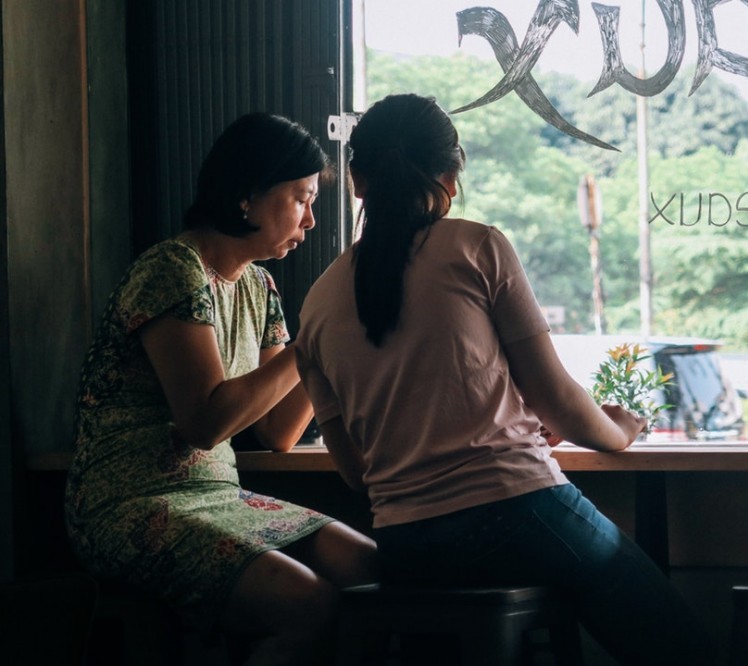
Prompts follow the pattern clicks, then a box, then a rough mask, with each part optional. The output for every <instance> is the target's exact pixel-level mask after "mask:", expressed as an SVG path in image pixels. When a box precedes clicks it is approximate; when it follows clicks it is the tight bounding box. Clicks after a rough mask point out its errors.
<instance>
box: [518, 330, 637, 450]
mask: <svg viewBox="0 0 748 666" xmlns="http://www.w3.org/2000/svg"><path fill="white" fill-rule="evenodd" d="M504 353H505V354H506V357H507V361H508V362H509V371H510V373H511V375H512V379H513V380H514V383H515V384H516V385H517V388H518V389H519V391H520V393H521V394H522V398H523V400H524V402H525V404H526V405H527V406H528V407H529V408H530V409H532V410H533V411H534V412H535V414H537V416H538V417H539V418H540V420H541V422H542V423H543V425H544V427H545V429H546V430H547V431H548V432H549V433H552V440H553V441H555V439H556V438H559V439H564V440H566V441H567V442H571V443H572V444H578V445H579V446H584V447H586V448H588V449H593V450H595V451H621V450H623V449H625V448H626V447H627V446H629V444H631V442H633V441H634V439H636V436H637V435H638V434H639V433H640V432H641V431H642V430H643V429H644V427H645V426H646V422H645V421H644V420H643V419H640V418H639V417H637V416H634V415H633V414H629V413H628V412H626V410H624V409H622V408H620V407H613V406H610V405H609V406H607V407H606V408H605V409H600V407H599V406H598V405H597V404H596V403H595V401H594V400H593V399H592V398H591V397H590V396H589V394H588V393H587V391H585V390H584V389H583V388H582V387H581V386H580V385H579V384H577V382H575V381H574V380H573V379H572V378H571V376H570V375H569V373H568V372H566V369H565V368H564V366H563V365H562V363H561V361H560V360H559V358H558V354H556V349H555V347H554V346H553V342H552V341H551V338H550V336H549V335H548V333H541V334H539V335H535V336H532V337H530V338H525V339H523V340H518V341H516V342H513V343H509V344H506V345H504ZM556 443H558V442H556Z"/></svg>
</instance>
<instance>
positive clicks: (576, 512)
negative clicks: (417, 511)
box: [374, 484, 714, 666]
mask: <svg viewBox="0 0 748 666" xmlns="http://www.w3.org/2000/svg"><path fill="white" fill-rule="evenodd" d="M374 537H375V539H376V541H377V545H378V547H379V553H380V557H381V564H382V579H383V581H385V582H393V583H403V584H405V583H407V584H409V585H413V584H416V585H417V584H434V583H438V584H440V585H445V584H446V585H484V586H485V585H507V584H521V583H527V584H536V585H537V584H547V585H554V586H557V587H561V588H564V589H565V590H566V591H567V593H568V595H569V597H570V598H571V599H572V600H574V602H575V606H576V608H577V611H578V613H579V618H580V622H581V623H582V624H583V625H584V626H585V628H586V629H587V631H589V633H590V634H591V635H592V636H593V637H595V639H596V640H597V641H598V642H599V643H600V644H601V645H602V646H603V647H604V648H605V649H606V650H608V651H609V652H610V654H611V655H613V656H614V657H615V658H617V659H618V660H619V661H620V662H621V663H622V664H632V665H633V664H636V665H637V666H642V665H645V664H652V665H653V666H654V665H655V664H657V665H658V666H659V665H667V664H679V665H681V666H682V665H684V664H693V666H707V665H708V664H711V663H713V662H714V657H713V650H712V649H711V647H712V646H711V645H710V644H709V641H708V640H707V638H706V634H705V631H704V629H703V627H702V626H701V625H700V623H699V622H698V621H697V620H696V618H695V616H694V615H693V613H692V611H691V610H690V609H689V608H688V606H687V605H686V603H685V602H684V601H683V599H682V598H681V597H680V595H679V594H678V593H677V591H676V590H675V589H674V588H673V587H672V585H671V584H670V581H669V580H668V579H667V577H666V576H665V575H664V574H663V573H662V572H661V571H660V570H659V568H658V567H657V566H656V565H655V564H654V563H653V562H652V561H651V560H650V559H649V557H647V555H646V554H645V553H644V552H643V551H642V550H641V549H640V548H639V547H638V546H637V545H636V544H634V543H633V542H632V541H631V540H630V539H629V538H628V537H627V536H626V535H625V534H624V533H623V532H621V530H619V529H618V527H616V525H614V524H613V523H612V522H611V521H610V520H608V519H607V518H606V517H605V516H603V515H602V514H601V513H600V512H599V511H598V510H597V509H596V508H595V506H594V505H593V504H592V503H591V502H590V501H589V500H587V499H586V498H585V497H584V496H583V495H582V494H581V493H580V492H579V490H578V489H577V488H576V487H575V486H574V485H572V484H565V485H562V486H556V487H553V488H547V489H545V490H539V491H536V492H532V493H528V494H526V495H521V496H519V497H514V498H512V499H508V500H503V501H500V502H494V503H491V504H485V505H481V506H476V507H473V508H470V509H466V510H463V511H458V512H455V513H451V514H448V515H445V516H438V517H436V518H430V519H427V520H421V521H417V522H413V523H406V524H403V525H393V526H390V527H383V528H379V529H376V530H375V533H374Z"/></svg>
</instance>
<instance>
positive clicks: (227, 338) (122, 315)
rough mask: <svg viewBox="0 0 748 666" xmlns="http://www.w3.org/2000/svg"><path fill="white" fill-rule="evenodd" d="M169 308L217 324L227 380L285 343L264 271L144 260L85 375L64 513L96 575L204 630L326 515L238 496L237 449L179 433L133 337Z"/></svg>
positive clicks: (190, 259)
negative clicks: (254, 568) (203, 445)
mask: <svg viewBox="0 0 748 666" xmlns="http://www.w3.org/2000/svg"><path fill="white" fill-rule="evenodd" d="M164 313H169V314H170V315H172V316H175V317H177V318H179V319H181V320H184V321H190V322H198V323H203V324H208V325H212V326H214V327H215V330H216V335H217V338H218V344H219V347H220V350H221V355H222V358H223V363H224V369H225V373H226V377H227V378H231V377H236V376H238V375H242V374H245V373H247V372H249V371H251V370H253V369H254V368H256V367H257V366H258V364H259V355H260V349H261V348H267V347H272V346H275V345H278V344H281V343H284V342H286V341H287V340H288V333H287V331H286V326H285V321H284V319H283V313H282V310H281V307H280V298H279V296H278V293H277V291H276V290H275V286H274V284H273V281H272V278H271V277H270V274H269V273H268V272H267V271H265V270H264V269H262V268H259V267H257V266H254V265H252V264H250V265H249V266H248V267H247V269H246V271H245V272H244V274H243V275H242V277H241V278H240V279H239V280H237V281H236V282H228V281H226V280H223V278H221V277H220V276H218V275H217V274H216V273H215V271H213V270H212V269H210V268H209V267H207V266H205V265H204V264H203V262H202V260H201V258H200V255H199V254H198V252H197V251H196V250H195V249H194V248H192V247H191V246H190V245H188V244H187V243H185V242H182V241H179V240H169V241H165V242H163V243H160V244H158V245H156V246H154V247H152V248H151V249H150V250H148V251H147V252H145V253H144V254H143V255H142V256H141V257H140V258H139V259H138V260H137V261H136V262H135V263H134V264H133V265H132V266H131V267H130V269H129V270H128V272H127V273H126V275H125V276H124V278H123V279H122V281H121V283H120V284H119V286H118V287H117V288H116V290H115V291H114V292H113V294H112V296H111V298H110V300H109V304H108V306H107V309H106V312H105V313H104V317H103V319H102V323H101V326H100V328H99V331H98V333H97V336H96V339H95V340H94V343H93V345H92V347H91V350H90V351H89V354H88V357H87V359H86V362H85V364H84V367H83V371H82V376H81V386H80V394H79V397H78V416H77V425H76V450H75V456H74V460H73V464H72V467H71V469H70V472H69V475H68V486H67V496H66V519H67V525H68V533H69V536H70V540H71V543H72V545H73V548H74V550H75V551H76V553H77V554H78V556H79V557H80V559H81V560H82V562H83V563H84V564H85V565H86V566H87V567H88V568H89V569H90V570H91V571H93V572H94V573H95V574H98V575H100V576H103V577H109V578H115V579H119V580H122V581H125V582H127V583H129V584H133V585H137V586H139V587H141V588H143V589H145V590H148V591H150V592H152V593H154V594H156V595H158V596H159V597H160V598H162V599H163V600H165V601H166V602H167V603H169V604H171V605H173V606H174V607H176V608H178V609H179V610H180V611H181V612H182V614H183V615H184V616H185V617H186V619H188V620H190V621H192V622H194V623H195V624H198V625H201V626H203V627H206V626H209V625H212V622H213V621H214V620H215V619H217V618H218V617H220V614H221V611H222V609H223V607H224V604H225V600H226V596H227V595H228V593H229V592H230V590H231V588H232V585H233V583H234V582H235V580H236V579H237V577H238V576H239V575H240V574H241V573H242V571H243V569H244V568H245V567H246V565H247V564H248V563H249V562H250V561H251V560H252V559H253V558H254V557H256V556H257V555H259V554H260V553H263V552H265V551H267V550H269V549H274V548H280V547H283V546H285V545H287V544H289V543H291V542H293V541H295V540H298V539H300V538H302V537H304V536H307V535H309V534H311V533H312V532H314V531H316V530H318V529H319V528H320V527H322V526H323V525H324V524H325V523H327V522H329V521H330V520H331V519H330V518H328V517H326V516H323V515H321V514H318V513H316V512H315V511H312V510H310V509H305V508H302V507H299V506H295V505H293V504H290V503H288V502H283V501H279V500H276V499H274V498H270V497H265V496H262V495H258V494H255V493H253V492H251V491H248V490H244V489H242V488H241V486H240V485H239V477H238V473H237V469H236V457H235V455H234V451H233V449H232V448H231V444H230V441H228V440H227V441H225V442H222V443H221V444H219V445H218V446H216V447H215V448H214V449H212V450H211V451H203V450H200V449H195V448H192V447H190V446H188V445H187V444H186V443H184V442H183V441H182V440H181V439H180V438H179V437H178V435H177V433H176V431H175V430H174V427H173V424H172V422H171V416H170V412H169V408H168V405H167V402H166V397H165V395H164V393H163V391H162V389H161V386H160V384H159V382H158V379H157V377H156V374H155V372H154V370H153V368H152V366H151V364H150V362H149V361H148V358H147V356H146V353H145V350H144V349H143V347H142V345H141V344H140V339H139V336H138V335H137V331H138V328H139V327H140V326H142V325H143V324H144V323H145V322H147V321H149V320H151V319H153V318H154V317H157V316H159V315H161V314H164Z"/></svg>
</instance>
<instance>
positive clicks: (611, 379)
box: [589, 343, 673, 435]
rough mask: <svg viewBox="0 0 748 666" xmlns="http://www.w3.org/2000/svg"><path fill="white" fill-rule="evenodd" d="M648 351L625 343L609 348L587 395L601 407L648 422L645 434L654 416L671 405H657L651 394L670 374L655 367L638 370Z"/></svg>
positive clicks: (663, 384) (665, 381)
mask: <svg viewBox="0 0 748 666" xmlns="http://www.w3.org/2000/svg"><path fill="white" fill-rule="evenodd" d="M646 351H647V349H646V348H645V347H642V346H640V345H638V344H630V343H625V344H622V345H619V346H618V347H614V348H613V349H609V350H608V352H607V355H608V357H607V358H606V359H605V360H604V361H603V362H602V363H601V364H600V367H599V369H598V370H597V371H596V372H595V373H594V375H593V376H594V379H595V383H594V384H593V385H592V388H590V391H589V392H590V395H591V396H592V398H593V399H594V400H595V402H597V404H599V405H601V404H604V403H609V404H614V405H620V406H621V407H624V408H626V409H628V410H629V411H631V412H634V413H636V414H638V415H639V416H643V417H644V418H646V419H647V424H648V425H647V428H646V429H645V430H644V434H645V435H646V433H648V432H649V431H650V429H651V426H652V424H653V423H654V422H655V420H656V418H657V415H658V414H659V413H660V412H661V411H662V410H664V409H667V408H668V407H670V405H667V404H663V403H659V404H658V403H657V402H656V401H655V400H654V399H653V398H652V392H653V391H655V390H656V389H660V388H662V387H663V386H665V385H667V384H669V383H670V380H671V379H672V377H673V375H672V373H668V374H663V373H662V370H661V368H660V367H659V366H658V367H657V368H656V369H655V370H653V371H649V370H645V369H643V368H641V367H639V363H640V362H641V361H643V360H645V359H647V358H650V356H649V355H648V354H647V353H646Z"/></svg>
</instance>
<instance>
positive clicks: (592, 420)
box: [296, 95, 710, 666]
mask: <svg viewBox="0 0 748 666" xmlns="http://www.w3.org/2000/svg"><path fill="white" fill-rule="evenodd" d="M350 147H351V150H352V159H351V162H350V172H351V176H352V180H353V185H354V190H355V195H356V196H357V197H358V198H360V199H361V201H362V217H361V221H362V233H361V238H360V240H359V241H358V242H357V243H356V244H355V245H354V246H353V247H352V248H350V249H348V250H347V251H346V252H344V253H343V254H342V255H341V256H340V257H339V258H338V259H337V260H336V261H335V262H334V263H333V264H332V266H330V268H329V269H328V270H327V271H326V272H325V274H324V275H323V276H322V277H321V278H320V279H319V280H318V282H317V283H316V284H315V285H314V286H313V287H312V289H311V290H310V292H309V294H308V296H307V298H306V300H305V303H304V306H303V308H302V312H301V331H300V333H299V336H298V338H297V342H296V349H297V361H298V366H299V371H300V374H301V377H302V381H303V383H304V385H305V387H306V389H307V391H308V393H309V395H310V397H311V399H312V403H313V405H314V409H315V415H316V418H317V421H318V423H319V424H320V427H321V430H322V434H323V437H324V441H325V443H326V444H327V447H328V449H329V451H330V454H331V456H332V457H333V459H334V460H335V462H336V465H337V466H338V469H339V471H340V473H341V475H342V476H343V478H344V479H345V480H346V481H347V482H348V483H349V484H350V485H351V486H352V487H354V488H358V489H361V490H365V491H366V492H368V495H369V499H370V502H371V506H372V512H373V515H374V535H375V540H376V541H377V545H378V548H379V556H380V560H381V565H382V576H383V580H384V582H389V583H402V582H405V583H409V584H419V583H420V584H434V583H439V584H445V583H446V584H486V585H490V584H512V583H518V582H527V581H528V580H530V581H535V582H537V583H544V584H551V585H559V586H563V587H564V588H566V589H567V590H568V594H569V596H570V598H572V599H574V601H575V605H576V607H577V609H578V613H579V617H580V619H581V621H582V623H583V624H584V625H585V626H586V628H587V629H588V630H589V632H590V633H591V634H592V635H593V636H595V637H596V638H597V639H598V641H599V642H600V643H601V644H602V645H603V646H604V647H605V648H607V649H608V650H609V652H610V653H611V654H612V655H614V656H615V657H616V658H618V659H620V660H621V661H622V663H636V664H662V663H678V664H698V665H699V666H704V664H708V663H710V657H709V648H708V645H707V641H706V639H705V638H704V632H703V631H702V629H701V627H700V626H699V623H698V622H697V621H696V620H695V618H694V616H693V615H692V613H691V611H690V610H689V609H688V608H687V606H686V604H685V603H684V602H683V600H682V599H681V598H680V597H679V596H678V594H677V593H676V592H675V590H674V589H673V587H672V586H671V585H670V583H669V581H668V580H667V578H666V577H665V576H664V575H663V574H662V573H661V572H660V570H659V569H658V568H657V567H656V566H655V565H654V564H653V563H652V562H651V560H649V558H648V557H647V556H646V555H645V554H644V553H643V552H642V551H641V550H640V549H639V548H638V547H637V546H636V545H635V544H634V543H632V542H631V540H630V539H628V538H627V537H626V536H625V535H624V534H623V533H622V532H621V531H620V530H619V529H618V528H617V527H616V526H615V525H614V524H613V523H612V522H611V521H609V520H608V519H606V518H605V517H604V516H603V515H602V514H600V513H599V512H598V511H597V509H596V508H595V507H594V506H593V505H592V504H591V503H590V502H589V501H588V500H587V499H586V498H584V497H583V496H582V495H581V493H580V492H579V491H578V490H577V489H576V488H575V487H574V486H573V485H572V484H571V483H569V482H568V480H567V479H566V477H565V476H564V475H563V473H562V471H561V470H560V469H559V467H558V465H557V463H556V462H555V460H554V459H553V458H552V457H551V455H550V452H551V449H550V443H553V442H556V441H558V440H559V438H562V439H564V440H567V441H569V442H573V443H575V444H579V445H581V446H585V447H588V448H592V449H596V450H599V451H619V450H622V449H625V448H626V447H627V446H629V444H631V442H632V441H633V440H634V439H636V437H637V435H638V434H639V433H640V432H641V431H642V429H643V428H644V427H645V422H644V421H643V420H642V419H640V418H639V417H637V416H635V415H633V414H631V413H629V412H627V411H625V410H624V409H622V408H621V407H617V406H604V407H603V408H600V407H598V406H597V405H596V404H595V403H594V402H593V401H592V399H591V398H590V397H589V396H588V394H587V393H586V391H585V390H584V389H583V388H582V387H581V386H579V385H578V384H577V383H576V382H574V381H573V380H572V379H571V378H570V376H569V375H568V374H567V372H566V371H565V369H564V368H563V366H562V365H561V363H560V362H559V360H558V357H557V356H556V353H555V351H554V347H553V344H552V342H551V339H550V336H549V334H548V326H547V324H546V322H545V320H544V318H543V316H542V314H541V312H540V309H539V307H538V304H537V302H536V300H535V297H534V295H533V292H532V289H531V287H530V285H529V284H528V281H527V278H526V276H525V273H524V270H523V269H522V266H521V263H520V261H519V259H518V258H517V256H516V253H515V252H514V250H513V248H512V247H511V245H510V243H509V242H508V240H507V239H506V237H505V236H504V235H503V234H501V232H500V231H498V229H496V228H495V227H492V226H487V225H483V224H479V223H476V222H472V221H469V220H461V219H449V218H447V217H446V216H447V214H448V213H449V210H450V207H451V203H452V198H453V197H454V196H456V195H457V191H458V175H459V173H460V171H461V170H462V168H463V166H464V153H463V150H462V148H461V147H460V144H459V141H458V136H457V131H456V130H455V128H454V125H453V124H452V122H451V120H450V119H449V116H448V115H447V114H446V113H445V112H444V111H443V110H442V109H441V108H439V106H438V105H437V104H436V103H435V102H434V100H433V99H428V98H424V97H420V96H417V95H392V96H390V97H387V98H385V99H384V100H382V101H380V102H377V103H376V104H374V105H373V106H372V107H371V108H370V109H369V110H368V111H367V112H366V113H365V114H364V115H363V116H362V118H361V119H360V121H359V123H358V124H357V126H356V127H355V128H354V130H353V133H352V135H351V141H350ZM551 432H552V433H555V435H551V434H550V433H551Z"/></svg>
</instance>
